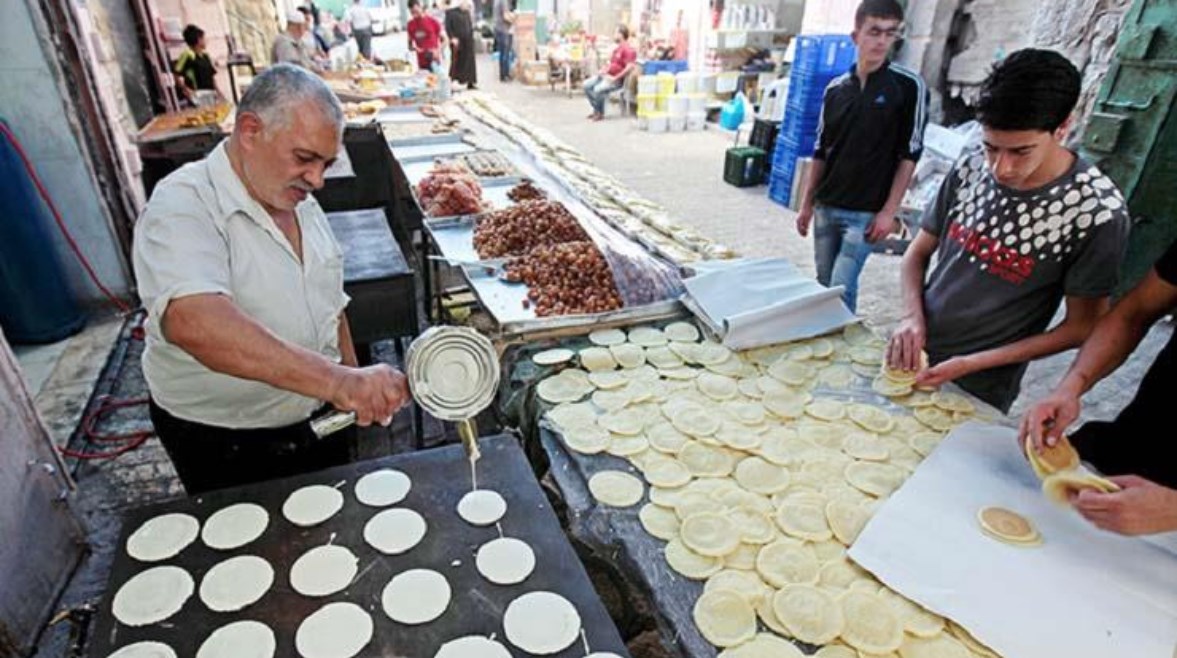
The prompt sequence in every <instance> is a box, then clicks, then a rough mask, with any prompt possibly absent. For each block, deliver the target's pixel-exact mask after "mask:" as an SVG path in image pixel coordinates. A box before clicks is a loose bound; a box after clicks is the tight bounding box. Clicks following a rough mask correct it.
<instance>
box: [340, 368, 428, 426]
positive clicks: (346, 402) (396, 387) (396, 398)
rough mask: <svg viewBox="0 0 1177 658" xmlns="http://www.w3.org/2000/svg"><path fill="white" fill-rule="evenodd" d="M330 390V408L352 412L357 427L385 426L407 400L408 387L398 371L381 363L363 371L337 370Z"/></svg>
mask: <svg viewBox="0 0 1177 658" xmlns="http://www.w3.org/2000/svg"><path fill="white" fill-rule="evenodd" d="M337 373H338V374H337V375H336V377H335V381H334V383H333V385H332V387H331V391H332V394H331V399H330V400H329V401H330V402H331V404H333V405H335V407H336V408H337V409H340V410H343V411H354V412H355V414H356V423H357V424H359V425H360V426H368V425H371V424H372V423H380V424H381V425H384V426H386V427H387V426H388V425H389V424H391V423H392V416H393V415H394V414H395V413H396V412H397V411H398V410H400V408H401V407H403V406H405V405H406V404H408V402H409V400H410V396H409V385H408V382H407V380H406V379H405V376H404V375H403V374H401V372H400V371H398V370H396V369H394V368H392V367H391V366H388V365H385V364H383V363H381V364H377V365H374V366H368V367H366V368H348V367H346V366H340V367H339V370H338V371H337Z"/></svg>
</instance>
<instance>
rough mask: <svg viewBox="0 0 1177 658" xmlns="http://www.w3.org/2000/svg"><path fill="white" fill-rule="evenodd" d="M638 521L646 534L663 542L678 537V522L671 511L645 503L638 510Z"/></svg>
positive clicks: (675, 515)
mask: <svg viewBox="0 0 1177 658" xmlns="http://www.w3.org/2000/svg"><path fill="white" fill-rule="evenodd" d="M638 520H639V521H640V522H641V524H642V527H643V528H645V529H646V532H648V533H650V534H651V535H653V536H654V537H657V538H658V539H661V540H663V541H670V540H671V539H674V538H675V537H678V528H679V525H680V524H679V520H678V515H677V514H675V513H674V511H673V510H668V509H666V508H665V507H659V506H658V505H655V504H654V503H646V504H645V505H643V506H642V508H641V509H640V510H638Z"/></svg>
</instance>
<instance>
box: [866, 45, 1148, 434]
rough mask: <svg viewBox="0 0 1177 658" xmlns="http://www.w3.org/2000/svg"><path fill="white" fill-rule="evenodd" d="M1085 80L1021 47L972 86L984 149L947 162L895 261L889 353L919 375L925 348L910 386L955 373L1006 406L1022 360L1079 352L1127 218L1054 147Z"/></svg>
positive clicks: (1092, 175) (1120, 201)
mask: <svg viewBox="0 0 1177 658" xmlns="http://www.w3.org/2000/svg"><path fill="white" fill-rule="evenodd" d="M1081 80H1082V77H1081V76H1080V75H1079V71H1078V70H1077V69H1076V68H1075V66H1074V65H1073V64H1071V63H1070V62H1069V61H1067V59H1066V58H1065V57H1063V56H1062V55H1060V54H1058V53H1056V52H1053V51H1050V50H1037V49H1026V50H1019V51H1017V52H1015V53H1013V54H1011V55H1010V56H1009V57H1007V58H1006V59H1005V60H1003V61H1001V62H999V63H998V64H997V65H995V66H994V67H993V71H992V72H991V73H990V74H989V77H988V78H987V79H986V80H985V82H984V84H982V85H981V93H980V97H979V98H978V101H977V108H976V109H977V121H978V122H979V123H980V124H981V128H982V141H983V147H981V148H973V149H968V150H966V151H965V152H964V153H963V154H962V155H961V157H960V159H959V160H957V162H956V164H955V165H953V168H952V170H951V171H950V172H949V173H948V176H947V177H946V178H945V179H944V183H943V185H942V186H941V187H940V193H939V196H938V197H937V199H936V202H935V203H934V204H933V206H932V207H931V208H929V209H928V211H927V212H925V214H924V218H923V221H922V223H921V228H920V231H919V233H918V234H917V235H916V236H915V239H914V240H912V242H911V245H909V246H908V248H907V253H906V254H905V255H904V257H903V264H902V266H901V268H902V269H901V275H900V276H901V277H902V291H903V292H902V295H903V297H902V300H903V308H904V316H903V320H902V321H901V323H900V325H899V328H898V329H897V330H896V331H895V333H894V335H892V337H891V342H890V345H889V347H888V351H887V361H888V363H889V364H890V365H891V367H892V368H895V369H898V370H906V371H917V370H919V369H920V368H921V367H922V365H923V364H922V363H921V361H922V360H923V358H922V354H921V353H922V352H923V351H924V350H925V349H926V350H927V360H928V361H929V362H930V363H931V365H932V367H931V368H928V369H926V370H923V371H922V372H920V373H919V374H918V376H917V379H916V382H917V384H919V385H922V386H939V385H941V384H944V383H946V382H951V381H955V382H956V383H957V384H959V385H960V387H961V388H963V389H965V390H966V391H968V392H969V393H972V394H973V395H975V396H977V397H978V398H980V399H982V400H984V401H985V402H987V403H989V404H991V405H993V406H994V407H996V408H998V409H1000V410H1002V411H1008V410H1009V408H1010V406H1011V405H1012V404H1013V402H1014V400H1015V399H1016V398H1017V396H1018V389H1019V387H1020V385H1021V381H1022V376H1023V375H1024V374H1025V372H1026V366H1027V364H1028V363H1029V362H1030V361H1033V360H1034V359H1040V358H1042V357H1044V356H1049V355H1051V354H1057V353H1058V352H1062V351H1063V350H1069V349H1072V348H1075V347H1078V346H1079V345H1080V344H1082V342H1083V340H1084V339H1086V338H1087V335H1088V334H1089V333H1091V330H1092V328H1093V327H1094V326H1095V323H1096V322H1097V321H1098V320H1099V318H1100V316H1101V315H1103V314H1104V313H1105V312H1107V309H1108V307H1109V300H1108V296H1109V295H1110V294H1111V293H1112V291H1113V290H1115V288H1116V283H1117V272H1118V271H1119V266H1120V258H1121V255H1122V254H1123V251H1124V245H1125V242H1126V240H1127V235H1128V227H1129V218H1128V212H1127V208H1126V207H1125V204H1124V197H1123V196H1121V195H1120V191H1119V190H1117V189H1116V184H1115V183H1113V182H1112V181H1111V179H1109V178H1108V177H1107V176H1105V175H1104V174H1103V173H1102V172H1101V171H1100V170H1099V169H1097V168H1096V167H1095V166H1093V165H1091V164H1090V163H1088V162H1086V161H1085V160H1084V159H1083V158H1082V157H1080V156H1079V155H1077V154H1076V153H1074V152H1073V151H1071V150H1070V149H1068V148H1066V147H1065V146H1064V145H1063V143H1064V140H1065V139H1066V136H1067V130H1068V128H1069V126H1070V122H1071V112H1072V111H1073V110H1074V108H1075V104H1076V103H1077V102H1078V100H1079V91H1080V86H1081ZM933 254H935V255H936V266H935V268H934V269H932V270H931V272H930V273H929V272H928V264H929V261H930V260H931V258H932V255H933ZM1063 302H1065V305H1066V315H1065V316H1064V318H1063V320H1062V322H1060V323H1059V324H1057V325H1055V326H1054V327H1053V328H1050V329H1049V330H1047V327H1049V326H1050V324H1051V320H1052V319H1053V318H1054V316H1055V313H1056V312H1057V311H1058V309H1059V305H1060V303H1063Z"/></svg>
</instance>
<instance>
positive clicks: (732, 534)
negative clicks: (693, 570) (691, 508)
mask: <svg viewBox="0 0 1177 658" xmlns="http://www.w3.org/2000/svg"><path fill="white" fill-rule="evenodd" d="M679 534H680V535H682V542H683V544H685V545H686V547H687V548H689V549H691V550H692V551H694V552H696V553H698V554H699V555H703V556H707V557H723V556H724V555H727V554H729V553H733V552H735V550H736V549H737V548H739V547H740V529H739V528H738V527H736V524H735V523H734V522H733V521H732V520H731V518H730V517H729V516H728V515H727V514H726V513H715V512H699V513H697V514H693V515H691V516H688V517H687V518H685V519H683V522H682V526H681V527H680V528H679Z"/></svg>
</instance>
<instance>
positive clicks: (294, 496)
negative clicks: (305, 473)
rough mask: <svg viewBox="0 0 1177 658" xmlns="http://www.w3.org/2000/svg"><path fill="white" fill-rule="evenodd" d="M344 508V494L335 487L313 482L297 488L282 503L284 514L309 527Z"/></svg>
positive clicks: (288, 519)
mask: <svg viewBox="0 0 1177 658" xmlns="http://www.w3.org/2000/svg"><path fill="white" fill-rule="evenodd" d="M341 509H343V494H341V493H339V490H338V489H336V488H335V487H328V486H327V485H325V484H312V485H310V486H307V487H303V488H301V489H298V490H296V491H295V492H293V493H291V494H290V496H289V497H287V498H286V502H284V503H282V516H285V517H286V520H287V521H290V522H291V523H293V524H294V525H296V526H300V527H303V528H309V527H310V526H314V525H318V524H320V523H322V522H324V521H326V520H327V519H329V518H331V517H332V516H335V513H336V512H338V511H339V510H341Z"/></svg>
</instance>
